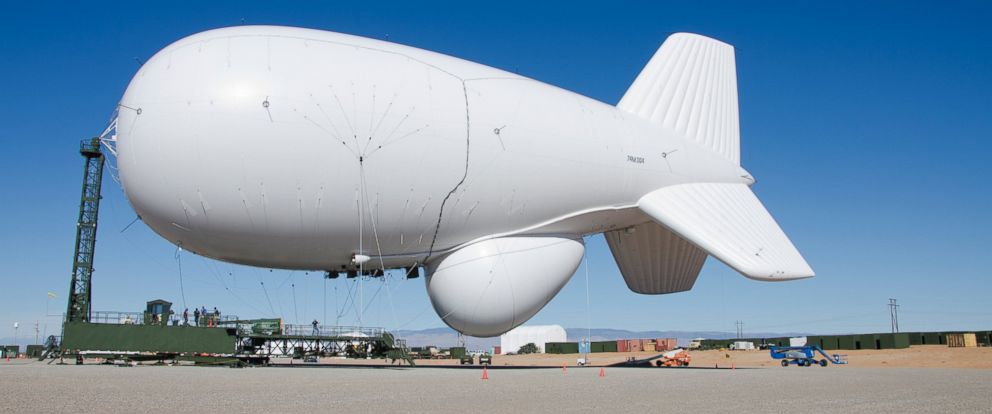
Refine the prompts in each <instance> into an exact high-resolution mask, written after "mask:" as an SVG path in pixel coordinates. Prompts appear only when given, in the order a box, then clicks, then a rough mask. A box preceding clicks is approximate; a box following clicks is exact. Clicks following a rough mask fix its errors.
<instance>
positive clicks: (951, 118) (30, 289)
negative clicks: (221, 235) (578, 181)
mask: <svg viewBox="0 0 992 414" xmlns="http://www.w3.org/2000/svg"><path fill="white" fill-rule="evenodd" d="M531 3H532V2H497V3H491V4H487V5H470V4H469V3H464V2H450V3H429V4H417V2H399V3H395V4H389V3H388V2H373V3H368V4H366V5H359V4H358V2H347V3H341V4H336V3H333V2H299V3H292V4H288V3H286V4H284V3H282V2H254V1H238V2H226V3H222V2H212V3H210V4H206V2H202V3H201V2H170V4H168V5H162V6H161V7H159V6H150V5H146V4H144V3H141V2H138V3H135V2H120V3H99V4H96V3H95V4H91V5H81V4H78V3H75V2H73V3H66V4H58V3H44V4H43V5H32V4H27V3H24V2H19V3H18V4H12V3H6V4H5V5H4V7H3V13H0V35H2V36H0V38H2V39H4V40H3V42H0V56H2V57H3V60H4V63H3V64H2V65H0V79H3V99H2V100H0V106H2V111H0V114H2V117H3V119H4V122H3V124H4V126H5V128H3V129H2V130H0V136H2V137H3V143H4V145H5V147H6V148H7V152H6V154H7V159H6V161H5V162H4V163H2V164H0V165H2V167H0V168H2V172H3V176H4V177H5V180H4V182H5V193H6V194H7V195H6V196H5V197H4V200H5V202H4V203H3V204H0V209H2V214H0V217H3V219H2V220H3V226H2V231H0V252H3V253H2V254H3V261H2V262H3V270H2V272H0V275H2V276H0V281H2V283H3V288H0V338H8V337H10V336H12V335H13V329H12V325H13V323H14V322H15V321H19V322H20V323H21V329H20V331H19V333H18V334H19V337H20V338H22V340H20V341H19V342H20V343H22V344H23V343H25V342H24V340H23V338H26V337H30V338H31V339H32V340H33V337H34V328H33V325H34V323H35V321H39V323H40V326H41V330H42V331H47V332H48V333H52V332H54V331H57V329H58V328H57V325H58V321H59V319H60V318H59V317H46V309H47V312H48V313H49V314H60V313H61V312H62V311H64V308H65V297H66V292H67V290H68V278H69V274H70V269H71V251H72V247H73V237H74V228H75V220H76V217H77V214H78V202H79V191H80V188H79V186H80V181H81V173H82V158H81V157H80V156H79V155H78V153H77V152H76V149H77V145H78V141H79V140H80V139H83V138H87V137H89V136H92V135H94V134H98V133H99V132H101V131H102V129H103V127H104V126H105V123H106V122H107V120H108V118H109V117H110V115H111V112H112V111H113V109H114V106H115V104H116V102H117V100H118V99H119V97H120V95H121V93H122V92H123V90H124V88H125V87H126V85H127V83H128V81H129V80H130V78H131V76H132V75H133V74H134V72H135V71H136V70H137V69H138V67H139V65H140V63H139V62H140V61H142V60H144V59H147V58H148V57H149V56H151V55H152V54H153V53H155V52H156V51H157V50H159V49H161V48H162V47H164V46H165V45H167V44H168V43H170V42H172V41H174V40H177V39H179V38H181V37H183V36H186V35H189V34H192V33H195V32H198V31H202V30H206V29H211V28H216V27H221V26H228V25H237V24H240V23H241V22H242V19H243V20H244V21H245V22H247V23H250V24H283V25H293V26H304V27H310V28H318V29H326V30H332V31H339V32H344V33H350V34H357V35H362V36H368V37H373V38H379V39H385V38H387V36H388V39H389V40H392V41H395V42H399V43H403V44H407V45H412V46H416V47H421V48H425V49H430V50H434V51H438V52H442V53H447V54H451V55H454V56H457V57H461V58H465V59H469V60H473V61H477V62H480V63H484V64H488V65H491V66H495V67H499V68H503V69H507V70H511V71H516V72H519V73H520V74H522V75H525V76H529V77H532V78H535V79H538V80H540V81H543V82H546V83H549V84H553V85H557V86H560V87H563V88H566V89H570V90H573V91H576V92H578V93H581V94H583V95H586V96H589V97H591V98H594V99H598V100H601V101H604V102H607V103H615V102H616V101H617V100H618V99H619V98H620V96H622V94H623V92H624V91H625V90H626V88H627V86H628V85H629V84H630V83H631V82H632V81H633V79H634V77H635V76H636V75H637V73H638V72H639V70H640V68H641V67H642V66H643V65H644V64H645V63H646V62H647V60H648V59H649V58H650V57H651V55H652V54H653V53H654V51H655V50H656V49H657V47H658V46H659V45H660V43H661V42H662V41H663V40H664V39H665V37H666V36H667V35H668V34H670V33H672V32H677V31H689V32H695V33H700V34H704V35H707V36H711V37H715V38H718V39H721V40H723V41H726V42H728V43H731V44H733V45H735V46H736V47H737V67H738V77H739V84H740V104H741V127H742V151H743V152H742V162H743V166H744V167H745V168H747V169H748V170H749V171H750V172H751V173H753V174H754V175H755V176H756V177H757V179H758V184H757V185H756V186H755V187H754V189H755V191H756V192H757V193H758V195H759V196H760V197H761V198H762V200H763V201H764V202H765V204H766V205H767V207H768V208H769V210H770V211H771V212H772V213H773V215H774V216H775V217H776V218H777V219H778V221H779V223H780V224H781V225H782V227H783V228H784V229H785V230H786V232H787V233H788V234H789V235H790V237H791V238H792V240H793V241H794V242H795V244H796V245H797V246H798V247H799V248H800V250H801V251H802V252H803V254H804V255H805V256H806V258H807V259H808V261H809V262H810V263H811V265H812V266H813V268H814V269H815V270H816V271H817V275H818V276H817V277H816V278H814V279H811V280H804V281H797V282H790V283H760V282H755V281H751V280H748V279H745V278H743V277H742V276H739V275H738V274H736V273H735V272H734V271H732V270H730V269H729V268H727V267H726V266H724V265H722V264H720V263H718V262H716V261H715V260H713V259H710V261H709V262H707V265H706V266H705V267H704V269H703V272H702V274H701V275H700V277H699V280H698V282H697V283H696V286H695V287H694V289H693V290H692V291H690V292H686V293H679V294H673V295H663V296H642V295H637V294H634V293H632V292H630V291H629V290H628V289H627V288H626V286H625V285H624V283H623V280H622V278H621V277H620V275H619V272H618V270H617V268H616V265H615V264H614V263H613V259H612V257H611V256H610V253H609V250H608V248H607V247H606V244H605V242H604V241H603V239H602V237H600V236H596V237H593V238H591V239H590V240H589V241H588V264H589V266H588V269H589V289H588V290H589V292H590V295H589V296H590V302H589V303H590V305H589V307H588V310H589V314H590V317H589V320H588V322H587V317H586V314H587V306H586V291H587V286H586V278H585V268H584V267H583V268H580V269H579V273H578V274H577V275H576V277H574V278H573V280H572V281H571V282H570V283H569V284H568V285H567V286H566V287H565V288H564V289H563V290H562V292H561V293H560V294H559V295H558V296H557V297H556V298H555V299H554V300H553V301H552V302H551V303H550V304H549V305H548V306H547V307H546V308H545V309H544V310H543V311H542V312H540V313H539V314H538V315H537V316H536V317H534V318H533V319H532V321H531V323H558V324H562V325H564V326H566V327H585V326H586V325H587V323H588V324H590V325H592V326H593V327H611V328H621V329H632V330H648V329H659V330H666V329H679V330H721V331H728V332H733V331H734V329H735V326H734V321H736V320H743V321H744V330H745V332H748V331H752V332H754V331H806V332H816V333H842V332H872V331H882V332H884V331H887V330H888V329H889V319H888V309H887V307H886V303H887V302H888V298H890V297H892V298H898V299H899V303H900V304H901V305H902V308H901V312H900V324H901V327H902V329H903V330H904V331H909V330H949V329H992V307H990V305H989V304H990V302H989V293H988V292H990V291H992V278H990V271H989V268H990V267H989V262H988V258H989V255H990V253H992V236H990V232H992V218H990V216H992V215H990V208H992V191H990V189H989V187H990V186H989V184H988V183H987V181H988V179H989V177H992V166H990V163H989V160H988V158H989V155H992V48H990V47H989V45H990V44H992V31H990V30H988V21H990V19H992V6H989V4H988V3H986V2H977V1H976V2H880V3H872V4H862V3H861V2H850V3H841V2H826V3H808V4H807V3H802V2H800V4H796V3H795V2H785V3H780V4H772V3H767V4H764V5H762V6H743V5H740V4H738V3H739V2H729V3H728V4H724V3H720V2H679V3H676V4H665V3H664V2H645V3H644V4H638V3H619V4H608V3H604V2H591V3H585V2H563V3H560V4H542V5H535V4H531ZM689 3H691V4H689ZM156 4H162V3H156ZM134 217H135V214H134V212H133V211H132V210H131V208H130V206H129V205H128V204H127V201H126V200H125V199H124V197H123V195H122V193H121V191H120V187H119V185H117V183H115V182H114V181H113V180H111V179H110V177H109V176H108V177H107V180H106V181H105V192H104V199H103V204H102V206H101V222H100V232H99V243H98V245H97V259H96V273H95V277H94V285H93V288H94V292H93V298H94V302H95V304H94V307H95V309H96V310H129V311H130V310H133V311H138V310H140V309H141V308H142V307H143V305H144V302H145V301H146V300H149V299H153V298H163V299H167V300H171V301H173V302H175V303H177V304H180V305H181V304H182V297H181V294H180V289H179V262H178V261H177V260H176V252H175V247H174V246H172V245H170V244H168V243H167V242H165V241H164V240H162V239H160V238H159V237H158V236H156V235H155V234H153V233H152V232H151V231H150V230H149V229H148V228H147V227H145V226H144V225H143V224H141V223H140V222H139V223H136V224H135V225H134V226H131V227H130V228H129V229H127V230H126V231H123V232H122V229H124V228H125V227H126V226H127V225H128V223H129V222H131V221H132V220H133V219H134ZM181 260H182V274H183V281H184V286H185V297H186V302H187V304H188V305H189V306H196V305H206V306H208V307H213V306H217V307H219V308H220V309H221V310H222V311H224V312H225V313H229V314H237V315H239V316H242V317H270V316H273V315H277V316H282V317H284V318H285V319H286V320H287V321H288V322H290V323H293V322H296V321H299V322H300V323H307V322H309V321H310V320H312V319H313V318H318V319H320V320H322V321H324V322H330V323H333V322H334V321H335V320H338V321H339V322H340V323H342V324H354V323H355V322H356V320H355V316H354V312H353V311H350V312H349V311H340V309H341V308H342V304H343V303H344V301H345V298H346V297H347V295H348V290H349V289H350V288H355V286H349V284H353V283H355V282H348V281H345V280H343V279H341V280H336V281H335V280H332V281H326V282H325V281H324V280H322V279H321V278H320V277H318V276H317V275H316V274H312V273H311V274H309V275H308V274H305V273H304V272H287V271H280V270H272V271H270V270H269V269H254V268H248V267H243V266H235V265H230V264H226V263H221V262H215V261H212V260H210V259H204V258H201V257H197V256H192V255H189V254H188V253H183V254H182V257H181ZM261 283H264V284H265V289H264V290H263V288H262V286H261ZM380 285H381V286H382V287H380ZM364 289H365V292H366V294H365V297H366V298H370V297H372V298H373V299H372V300H371V301H370V302H369V303H368V304H367V306H368V311H366V324H372V325H379V326H385V327H386V328H389V329H395V328H403V329H419V328H429V327H437V326H442V325H443V324H442V322H441V321H440V320H439V319H438V317H437V316H436V315H435V314H434V311H433V309H432V308H431V307H430V303H429V301H428V299H427V296H426V293H425V291H424V286H423V280H422V279H416V280H412V281H405V280H402V279H400V278H390V279H389V285H388V288H387V287H385V285H383V283H382V282H380V281H370V282H366V283H365V286H364ZM377 289H379V293H378V294H377V295H373V292H375V291H376V290H377ZM49 291H51V292H54V293H56V295H57V296H58V297H57V298H56V299H52V300H48V299H47V296H46V292H49ZM266 295H268V299H266ZM325 298H326V299H325ZM270 303H271V305H270ZM325 309H326V312H325ZM338 314H341V315H340V318H338V317H337V316H338ZM325 315H326V316H325ZM42 333H44V332H42Z"/></svg>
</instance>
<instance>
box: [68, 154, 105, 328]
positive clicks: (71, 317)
mask: <svg viewBox="0 0 992 414" xmlns="http://www.w3.org/2000/svg"><path fill="white" fill-rule="evenodd" d="M79 153H80V154H81V155H82V156H83V157H84V158H85V159H86V162H85V167H84V168H85V169H84V170H83V194H82V197H81V198H80V201H79V221H78V222H76V251H75V255H74V256H73V259H72V281H71V282H70V283H69V306H68V309H67V310H66V314H65V320H66V322H89V321H90V315H91V312H92V309H91V303H92V302H91V299H92V297H91V290H90V288H91V287H92V277H93V252H94V249H95V248H96V224H97V216H98V214H97V213H98V211H99V209H100V183H101V182H102V181H103V162H104V156H103V152H101V151H100V138H92V139H89V140H84V141H82V142H81V143H80V144H79Z"/></svg>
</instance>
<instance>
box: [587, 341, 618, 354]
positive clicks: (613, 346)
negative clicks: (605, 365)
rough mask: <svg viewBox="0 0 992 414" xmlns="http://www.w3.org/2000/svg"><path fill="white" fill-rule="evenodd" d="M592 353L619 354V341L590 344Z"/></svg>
mask: <svg viewBox="0 0 992 414" xmlns="http://www.w3.org/2000/svg"><path fill="white" fill-rule="evenodd" d="M590 347H591V348H592V352H593V353H596V352H617V341H598V342H593V343H591V344H590Z"/></svg>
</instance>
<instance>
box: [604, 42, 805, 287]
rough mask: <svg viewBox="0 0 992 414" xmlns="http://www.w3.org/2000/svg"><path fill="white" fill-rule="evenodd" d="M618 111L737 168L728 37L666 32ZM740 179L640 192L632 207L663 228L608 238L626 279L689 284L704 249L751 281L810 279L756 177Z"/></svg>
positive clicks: (640, 283)
mask: <svg viewBox="0 0 992 414" xmlns="http://www.w3.org/2000/svg"><path fill="white" fill-rule="evenodd" d="M617 107H618V108H619V109H621V110H623V111H625V112H628V113H632V114H635V115H637V116H639V117H641V118H644V119H646V120H649V121H650V122H652V123H654V124H655V125H658V126H661V127H663V129H664V130H667V131H672V132H674V133H676V134H678V135H681V136H682V137H684V138H686V139H688V140H689V141H692V142H694V143H696V144H698V145H699V146H701V147H704V148H706V149H708V150H710V151H712V152H715V153H717V154H719V155H720V156H722V157H724V158H726V159H727V160H729V161H731V162H733V163H734V164H737V165H739V164H740V121H739V115H738V101H737V73H736V64H735V58H734V48H733V47H732V46H730V45H728V44H726V43H723V42H720V41H717V40H714V39H710V38H708V37H704V36H699V35H695V34H689V33H676V34H674V35H672V36H670V37H669V38H668V39H667V40H666V41H665V43H664V44H662V46H661V48H660V49H659V50H658V52H657V53H655V55H654V56H653V57H652V58H651V60H650V62H648V64H647V66H646V67H645V68H644V69H643V70H642V71H641V73H640V74H639V75H638V77H637V79H636V80H635V81H634V83H633V85H631V87H630V89H628V90H627V93H626V94H625V95H624V96H623V98H622V99H621V100H620V103H619V104H617ZM741 171H742V172H743V170H741ZM742 178H743V180H742V182H739V183H726V182H719V183H707V182H699V183H682V184H676V185H672V186H668V187H664V188H661V189H658V190H656V191H653V192H651V193H648V194H647V195H645V196H644V197H642V198H641V199H640V200H639V201H638V207H639V208H640V210H641V211H643V212H644V213H646V214H647V215H649V216H650V217H651V218H653V219H654V220H655V221H656V222H657V223H659V224H660V226H659V225H657V224H655V223H645V224H641V225H639V226H637V227H634V228H632V229H627V230H622V231H613V232H607V234H606V238H607V242H608V243H609V245H610V248H611V250H612V251H613V255H614V257H615V258H616V260H617V264H618V265H619V267H620V269H621V272H622V273H623V275H624V278H625V280H626V281H627V285H628V286H629V287H630V288H631V289H632V290H634V291H636V292H639V293H649V294H660V293H672V292H680V291H685V290H689V289H691V288H692V285H693V284H694V283H695V280H696V277H697V276H698V274H699V271H700V270H701V269H702V265H703V262H704V261H705V258H706V254H707V253H708V254H710V255H712V256H714V257H716V258H717V259H719V260H721V261H723V262H724V263H726V264H727V265H729V266H730V267H732V268H734V269H735V270H737V271H739V272H741V273H742V274H743V275H745V276H747V277H749V278H753V279H758V280H791V279H800V278H806V277H811V276H813V275H814V273H813V270H812V269H811V268H810V267H809V265H808V264H807V263H806V261H805V260H804V259H803V257H802V255H800V253H799V251H798V250H796V248H795V246H793V244H792V242H791V241H790V240H789V238H788V237H787V236H786V235H785V233H784V232H783V231H782V229H781V228H779V226H778V224H777V223H776V222H775V220H774V219H773V218H772V216H771V215H770V214H769V213H768V211H767V210H766V209H765V207H764V206H763V205H762V204H761V202H760V201H759V200H758V198H757V197H756V196H755V195H754V193H753V192H752V191H751V189H750V188H749V185H750V184H752V183H753V179H752V178H751V177H750V175H748V174H746V173H743V174H742Z"/></svg>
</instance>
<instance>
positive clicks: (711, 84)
mask: <svg viewBox="0 0 992 414" xmlns="http://www.w3.org/2000/svg"><path fill="white" fill-rule="evenodd" d="M617 107H618V108H620V109H622V110H624V111H627V112H630V113H632V114H635V115H638V116H640V117H642V118H645V119H648V120H650V121H651V122H653V123H656V124H659V125H662V126H665V127H667V128H671V129H674V130H675V131H677V132H678V133H680V134H683V135H684V136H686V137H688V138H689V139H692V140H694V141H696V142H697V143H699V144H700V145H702V146H704V147H706V148H709V149H711V150H713V151H714V152H716V153H718V154H720V155H723V156H724V157H726V158H728V159H730V160H732V161H734V162H736V163H738V164H740V122H739V118H738V106H737V65H736V62H735V58H734V47H733V46H731V45H728V44H726V43H723V42H720V41H718V40H714V39H711V38H708V37H705V36H700V35H696V34H690V33H675V34H673V35H671V36H669V37H668V39H666V40H665V43H664V44H662V45H661V48H659V49H658V51H657V52H656V53H655V54H654V57H652V58H651V60H650V61H649V62H648V64H647V66H645V67H644V69H642V70H641V73H640V74H639V75H637V79H635V80H634V83H633V84H632V85H630V88H629V89H627V93H626V94H624V96H623V98H621V99H620V103H618V104H617Z"/></svg>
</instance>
